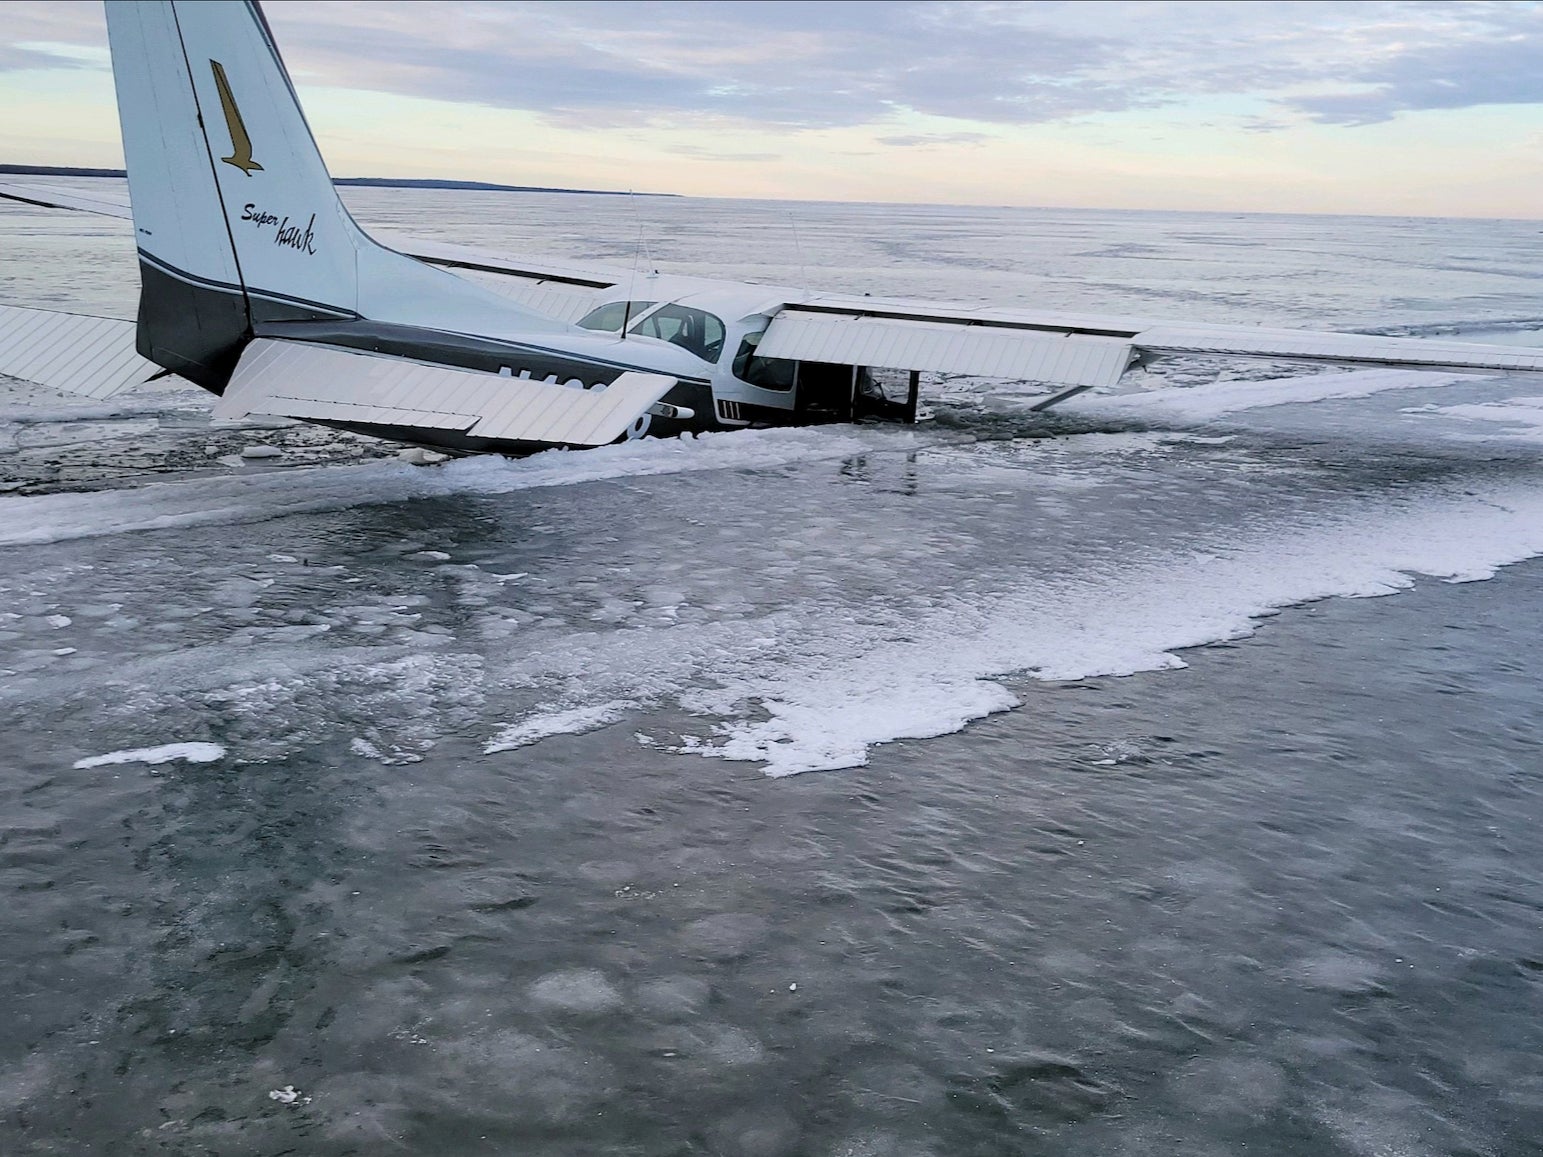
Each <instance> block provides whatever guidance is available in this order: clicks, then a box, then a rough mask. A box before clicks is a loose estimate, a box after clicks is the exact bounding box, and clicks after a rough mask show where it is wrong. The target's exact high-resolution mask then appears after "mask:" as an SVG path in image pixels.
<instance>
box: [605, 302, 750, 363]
mask: <svg viewBox="0 0 1543 1157" xmlns="http://www.w3.org/2000/svg"><path fill="white" fill-rule="evenodd" d="M580 324H582V323H580ZM633 332H634V333H640V334H642V335H643V336H645V337H657V338H660V339H662V340H664V341H667V342H672V343H674V344H675V345H678V346H680V347H681V349H684V350H689V351H690V352H691V353H694V354H695V355H696V356H697V357H699V358H702V359H704V360H705V361H709V362H715V361H717V360H718V358H719V357H720V356H721V355H722V354H723V339H724V329H723V322H722V321H721V320H719V319H718V318H716V317H714V316H713V315H712V314H710V313H708V312H706V311H705V310H700V309H692V308H690V307H689V306H685V305H667V306H665V307H664V308H663V309H660V310H658V311H657V312H655V313H653V314H651V315H649V317H648V318H647V319H646V320H644V321H643V322H642V323H641V324H639V325H638V327H637V328H636V329H635V330H633Z"/></svg>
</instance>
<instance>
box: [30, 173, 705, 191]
mask: <svg viewBox="0 0 1543 1157" xmlns="http://www.w3.org/2000/svg"><path fill="white" fill-rule="evenodd" d="M0 173H3V174H7V175H10V176H17V177H126V176H128V174H127V173H125V172H124V171H123V170H122V169H82V168H78V167H76V166H74V165H0ZM332 183H333V184H334V185H369V186H373V187H376V188H391V189H480V190H482V191H484V192H494V193H585V194H588V195H590V196H597V197H626V196H629V194H627V193H622V192H618V191H617V190H615V189H554V188H551V187H549V186H546V185H495V184H492V183H491V182H489V181H442V180H436V179H432V178H426V177H334V178H333V181H332ZM638 196H640V197H676V196H679V194H678V193H639V194H638Z"/></svg>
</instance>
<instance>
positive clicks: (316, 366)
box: [214, 338, 675, 446]
mask: <svg viewBox="0 0 1543 1157" xmlns="http://www.w3.org/2000/svg"><path fill="white" fill-rule="evenodd" d="M673 385H675V379H674V378H671V377H667V376H664V375H662V374H643V373H633V372H629V373H624V374H622V375H621V377H619V378H618V379H617V380H616V381H615V382H613V383H611V385H610V386H609V387H606V388H605V389H595V390H583V389H577V388H573V387H569V386H559V385H556V384H554V383H551V382H535V381H530V380H527V379H524V378H511V377H504V376H501V375H499V374H489V373H478V372H476V371H473V370H462V369H457V368H455V367H453V366H439V365H428V364H425V363H422V362H414V361H408V360H406V359H403V358H392V357H385V356H382V355H379V354H368V353H360V352H358V351H355V350H342V349H335V348H332V347H329V346H321V345H314V344H310V343H305V342H292V341H284V340H281V339H275V338H258V339H256V340H255V341H253V342H252V343H251V344H249V345H248V346H247V348H246V351H245V352H244V353H243V354H242V355H241V361H240V363H239V364H238V365H237V366H236V372H235V374H234V375H233V376H232V377H231V380H230V385H229V386H227V387H226V389H225V394H224V396H223V397H222V398H221V399H220V401H219V404H218V405H216V406H215V409H214V416H215V417H216V418H238V417H244V416H245V415H247V414H267V415H272V416H275V417H286V418H304V419H309V420H312V421H327V422H341V423H351V424H355V425H367V426H406V427H419V428H422V429H425V430H453V431H457V432H460V433H464V434H466V435H468V436H470V437H473V438H487V439H490V440H497V441H509V442H535V443H543V444H546V445H551V446H603V445H605V444H607V443H609V442H614V441H616V439H617V438H619V437H621V436H622V435H623V434H625V433H626V432H627V428H628V427H629V426H631V425H632V423H633V422H635V421H636V420H637V419H638V418H639V417H640V416H642V415H643V414H644V413H646V412H647V410H648V408H649V407H650V406H652V405H653V404H654V403H655V402H657V401H658V400H659V399H660V398H662V397H663V396H664V395H665V393H667V392H668V391H669V389H670V388H671V387H672V386H673Z"/></svg>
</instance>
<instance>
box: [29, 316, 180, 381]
mask: <svg viewBox="0 0 1543 1157" xmlns="http://www.w3.org/2000/svg"><path fill="white" fill-rule="evenodd" d="M157 372H159V367H157V366H155V365H153V364H152V363H150V362H148V361H146V360H145V359H144V358H142V357H140V356H139V354H138V353H137V352H135V349H134V323H133V322H132V321H119V320H118V319H117V318H110V317H87V316H85V315H83V314H78V313H55V312H53V311H52V310H47V309H22V308H21V307H20V306H14V305H0V374H9V375H10V376H11V377H13V378H20V379H22V380H23V381H27V382H36V383H37V384H38V385H41V386H48V387H50V388H51V389H55V390H62V391H64V392H65V393H69V394H81V395H83V396H85V397H88V398H109V397H111V396H112V395H114V394H116V393H118V392H119V391H120V390H125V389H128V388H129V387H130V386H135V385H138V384H139V383H140V382H143V381H145V380H147V379H148V378H149V377H150V376H151V375H153V374H155V373H157Z"/></svg>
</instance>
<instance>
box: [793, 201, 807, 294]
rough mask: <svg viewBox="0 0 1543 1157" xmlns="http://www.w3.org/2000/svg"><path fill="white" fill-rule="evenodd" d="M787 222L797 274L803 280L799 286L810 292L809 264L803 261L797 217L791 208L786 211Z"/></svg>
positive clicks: (802, 247) (802, 244) (802, 248)
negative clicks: (795, 255)
mask: <svg viewBox="0 0 1543 1157" xmlns="http://www.w3.org/2000/svg"><path fill="white" fill-rule="evenodd" d="M788 224H789V225H791V226H792V227H793V249H794V251H795V252H796V253H797V254H798V271H799V275H800V276H801V277H802V278H803V280H804V283H803V285H802V287H801V288H802V289H803V291H804V292H805V293H808V292H810V290H809V266H808V264H807V263H806V262H805V261H804V243H803V241H802V240H800V239H799V236H798V218H796V217H794V216H793V213H792V211H791V210H790V211H789V212H788Z"/></svg>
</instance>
